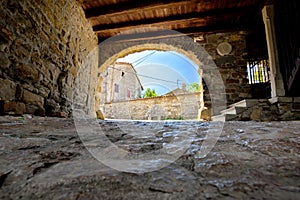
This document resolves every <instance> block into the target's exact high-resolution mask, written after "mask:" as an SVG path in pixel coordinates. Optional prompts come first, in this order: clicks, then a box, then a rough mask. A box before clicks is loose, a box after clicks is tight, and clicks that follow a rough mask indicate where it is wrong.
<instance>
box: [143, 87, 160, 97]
mask: <svg viewBox="0 0 300 200" xmlns="http://www.w3.org/2000/svg"><path fill="white" fill-rule="evenodd" d="M156 96H157V94H156V92H155V90H154V89H150V88H147V90H146V92H145V93H144V94H143V98H148V97H156Z"/></svg>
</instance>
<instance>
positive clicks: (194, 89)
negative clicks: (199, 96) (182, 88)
mask: <svg viewBox="0 0 300 200" xmlns="http://www.w3.org/2000/svg"><path fill="white" fill-rule="evenodd" d="M187 90H188V91H189V92H200V85H199V83H196V82H195V83H191V84H189V85H188V87H187Z"/></svg>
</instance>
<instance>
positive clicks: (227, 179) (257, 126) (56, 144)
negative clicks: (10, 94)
mask: <svg viewBox="0 0 300 200" xmlns="http://www.w3.org/2000/svg"><path fill="white" fill-rule="evenodd" d="M95 122H96V124H98V125H99V124H100V126H99V127H101V128H102V130H105V132H106V135H107V137H108V138H109V139H110V140H111V141H113V142H114V144H116V145H117V146H118V147H120V148H123V149H124V150H126V151H132V152H142V153H145V152H151V151H155V150H157V149H159V148H161V147H163V146H164V145H166V144H169V143H170V141H173V140H176V137H177V136H178V134H180V132H181V131H186V132H187V135H188V139H189V141H190V145H189V146H188V149H187V150H186V151H185V152H184V153H183V155H181V156H180V158H179V159H178V160H176V162H174V163H172V164H170V165H168V166H166V167H164V168H162V169H160V170H157V171H152V172H147V173H128V172H121V171H117V170H115V169H111V168H109V167H107V166H105V165H104V164H102V163H100V162H99V161H98V160H96V159H95V158H94V157H93V156H92V155H91V154H90V153H89V151H88V150H87V149H86V148H85V146H84V145H83V143H82V141H81V139H80V138H79V136H78V135H77V132H76V128H75V125H74V122H73V120H72V119H61V118H47V117H46V118H43V117H33V118H32V119H30V118H21V117H11V116H10V117H8V116H2V117H0V161H1V162H0V199H300V137H299V136H300V131H299V130H300V122H299V121H291V122H264V123H262V122H226V123H225V126H224V129H223V132H222V134H221V136H220V137H219V139H218V142H217V143H216V145H215V146H214V148H213V150H212V151H211V152H210V153H209V154H208V155H207V156H206V157H204V158H199V157H198V156H197V155H198V151H200V148H201V145H202V144H203V141H204V140H205V136H206V134H210V131H211V130H212V127H213V126H212V125H213V124H212V123H208V122H154V123H149V122H145V121H144V122H126V121H122V122H116V121H110V122H109V121H101V122H99V121H96V120H95ZM155 123H156V124H155ZM120 127H121V128H120ZM137 128H138V130H140V131H138V132H137V131H134V130H137ZM178 130H179V131H178ZM176 135H177V136H176ZM95 143H96V142H95ZM157 162H159V161H157Z"/></svg>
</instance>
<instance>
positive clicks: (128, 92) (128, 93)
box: [127, 89, 131, 98]
mask: <svg viewBox="0 0 300 200" xmlns="http://www.w3.org/2000/svg"><path fill="white" fill-rule="evenodd" d="M127 97H128V98H130V97H131V96H130V90H129V89H127Z"/></svg>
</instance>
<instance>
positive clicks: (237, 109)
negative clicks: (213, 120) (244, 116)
mask: <svg viewBox="0 0 300 200" xmlns="http://www.w3.org/2000/svg"><path fill="white" fill-rule="evenodd" d="M245 110H247V107H230V108H228V109H226V110H222V111H221V114H233V115H236V114H241V113H242V112H244V111H245Z"/></svg>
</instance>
